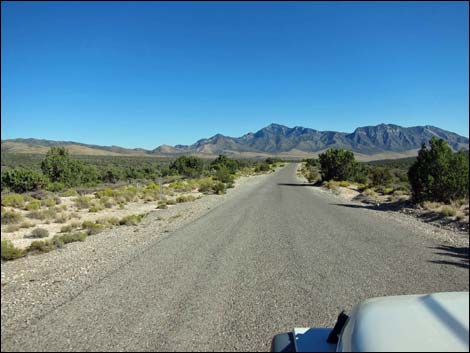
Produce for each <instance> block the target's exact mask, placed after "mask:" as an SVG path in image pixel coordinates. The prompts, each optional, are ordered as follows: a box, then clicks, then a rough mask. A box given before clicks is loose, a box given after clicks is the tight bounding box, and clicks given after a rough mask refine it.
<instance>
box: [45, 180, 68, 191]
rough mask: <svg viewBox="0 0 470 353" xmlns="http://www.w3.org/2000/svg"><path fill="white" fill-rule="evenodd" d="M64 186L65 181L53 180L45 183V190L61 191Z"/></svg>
mask: <svg viewBox="0 0 470 353" xmlns="http://www.w3.org/2000/svg"><path fill="white" fill-rule="evenodd" d="M65 188H66V185H65V183H63V182H60V181H53V182H50V183H48V184H47V187H46V189H47V191H51V192H59V191H62V190H64V189H65Z"/></svg>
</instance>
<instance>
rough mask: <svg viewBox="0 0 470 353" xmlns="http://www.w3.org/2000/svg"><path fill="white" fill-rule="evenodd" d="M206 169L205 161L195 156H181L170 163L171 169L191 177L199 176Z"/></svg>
mask: <svg viewBox="0 0 470 353" xmlns="http://www.w3.org/2000/svg"><path fill="white" fill-rule="evenodd" d="M203 169H204V161H203V160H202V159H201V158H198V157H193V156H180V157H178V158H177V159H176V160H175V161H173V162H172V163H171V164H170V170H173V171H176V172H177V173H178V174H180V175H185V176H188V177H191V178H196V177H199V176H200V175H201V174H202V171H203Z"/></svg>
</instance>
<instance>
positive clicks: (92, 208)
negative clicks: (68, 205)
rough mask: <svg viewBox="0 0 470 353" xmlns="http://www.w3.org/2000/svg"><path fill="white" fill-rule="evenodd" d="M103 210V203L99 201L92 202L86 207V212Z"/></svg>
mask: <svg viewBox="0 0 470 353" xmlns="http://www.w3.org/2000/svg"><path fill="white" fill-rule="evenodd" d="M102 210H104V205H101V204H100V203H94V204H93V205H92V206H90V208H89V209H88V212H99V211H102Z"/></svg>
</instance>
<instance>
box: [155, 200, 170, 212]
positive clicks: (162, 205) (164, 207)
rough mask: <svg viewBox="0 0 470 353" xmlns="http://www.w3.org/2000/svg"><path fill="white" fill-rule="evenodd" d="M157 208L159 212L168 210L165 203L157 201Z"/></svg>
mask: <svg viewBox="0 0 470 353" xmlns="http://www.w3.org/2000/svg"><path fill="white" fill-rule="evenodd" d="M157 208H158V209H160V210H164V209H166V208H168V206H167V204H166V201H159V202H158V205H157Z"/></svg>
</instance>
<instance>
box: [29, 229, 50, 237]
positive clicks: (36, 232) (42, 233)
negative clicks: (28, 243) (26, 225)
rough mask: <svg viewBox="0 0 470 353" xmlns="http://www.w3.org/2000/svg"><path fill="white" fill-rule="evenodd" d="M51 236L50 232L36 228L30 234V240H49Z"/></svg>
mask: <svg viewBox="0 0 470 353" xmlns="http://www.w3.org/2000/svg"><path fill="white" fill-rule="evenodd" d="M48 236H49V231H48V230H47V229H44V228H34V229H33V230H32V231H31V233H30V234H29V236H28V237H29V238H47V237H48Z"/></svg>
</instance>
